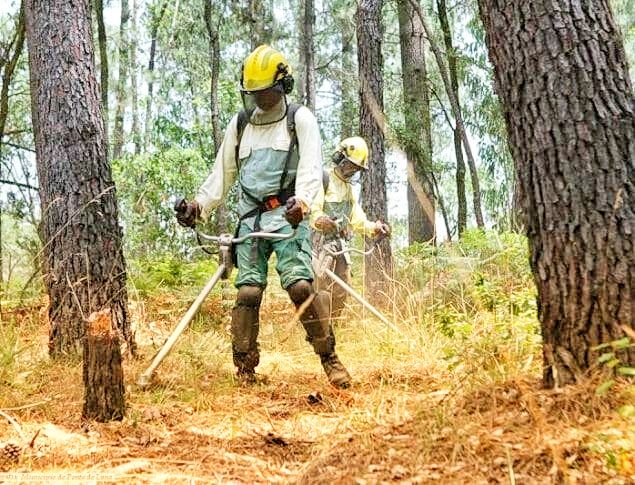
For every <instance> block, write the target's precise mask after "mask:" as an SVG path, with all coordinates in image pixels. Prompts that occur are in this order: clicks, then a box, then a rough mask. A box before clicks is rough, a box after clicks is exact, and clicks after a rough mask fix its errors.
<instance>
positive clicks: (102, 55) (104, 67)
mask: <svg viewBox="0 0 635 485" xmlns="http://www.w3.org/2000/svg"><path fill="white" fill-rule="evenodd" d="M94 2H95V3H94V7H95V17H96V19H97V38H98V41H99V69H100V71H101V73H100V74H101V75H100V78H99V88H100V89H101V105H102V112H103V116H104V129H105V130H106V131H105V133H106V140H108V46H107V43H106V26H105V25H104V3H103V0H94ZM106 148H108V147H106Z"/></svg>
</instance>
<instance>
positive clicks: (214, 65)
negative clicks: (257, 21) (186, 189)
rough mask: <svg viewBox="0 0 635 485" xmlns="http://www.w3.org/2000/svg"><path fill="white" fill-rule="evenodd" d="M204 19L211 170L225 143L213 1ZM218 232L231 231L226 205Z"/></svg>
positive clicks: (209, 0) (206, 1) (220, 212)
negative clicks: (219, 101) (219, 106)
mask: <svg viewBox="0 0 635 485" xmlns="http://www.w3.org/2000/svg"><path fill="white" fill-rule="evenodd" d="M203 1H204V8H203V17H204V20H205V28H206V29H207V35H208V37H209V42H208V50H209V67H210V72H211V76H210V87H209V102H210V113H211V121H212V137H213V139H214V151H213V154H212V155H211V156H210V157H209V162H208V165H209V167H210V168H211V167H212V165H213V163H214V154H216V153H217V152H218V150H219V149H220V145H221V143H222V141H223V133H222V131H221V127H220V116H219V109H218V78H219V76H220V38H219V33H218V32H219V29H220V23H221V22H222V16H221V15H219V16H218V21H217V23H216V25H214V23H213V21H212V0H203ZM216 230H217V232H221V233H223V232H228V230H229V215H228V213H227V208H226V207H225V204H224V203H223V204H221V205H220V206H219V207H218V208H217V209H216Z"/></svg>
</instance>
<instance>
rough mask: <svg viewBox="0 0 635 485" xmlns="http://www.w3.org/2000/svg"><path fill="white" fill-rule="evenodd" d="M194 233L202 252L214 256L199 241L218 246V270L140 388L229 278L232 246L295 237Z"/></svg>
mask: <svg viewBox="0 0 635 485" xmlns="http://www.w3.org/2000/svg"><path fill="white" fill-rule="evenodd" d="M195 232H196V237H197V239H198V241H199V244H200V245H201V247H202V248H203V249H204V250H206V252H207V253H210V254H214V253H213V252H211V251H209V250H207V249H206V248H205V245H204V244H202V241H201V240H204V241H208V242H211V243H214V244H218V254H219V265H218V269H217V270H216V272H215V273H214V275H213V276H212V277H211V278H210V280H209V281H208V282H207V284H206V285H205V287H204V288H203V289H202V290H201V292H200V293H199V295H198V296H197V297H196V299H195V300H194V303H192V305H191V306H190V308H189V309H188V310H187V312H186V313H185V315H183V317H182V318H181V320H180V321H179V323H178V324H177V326H176V327H175V328H174V330H173V331H172V333H171V334H170V336H169V337H168V339H167V340H166V341H165V343H164V344H163V346H162V347H161V348H160V349H159V351H158V352H157V354H156V355H155V356H154V358H153V359H152V363H151V364H150V366H149V367H148V368H147V369H146V370H145V372H144V373H143V374H141V375H140V376H139V378H138V379H137V384H138V385H139V386H140V387H147V386H148V385H150V382H151V381H152V376H153V374H154V371H155V370H156V369H157V367H158V366H159V364H161V362H162V361H163V359H165V357H167V355H168V354H169V353H170V351H171V350H172V347H174V344H175V343H176V341H177V339H178V338H179V336H180V335H181V334H182V333H183V331H184V330H185V328H186V327H187V326H188V325H189V323H190V322H191V321H192V319H193V318H194V315H196V312H197V311H198V309H199V308H200V307H201V304H202V303H203V300H205V298H206V297H207V295H209V293H210V291H212V288H214V286H215V285H216V283H218V281H219V280H221V279H228V278H229V276H230V274H231V271H232V269H233V267H234V265H233V262H232V247H233V246H234V245H236V244H240V243H242V242H244V241H246V240H248V239H276V240H282V239H290V238H292V237H293V236H295V231H293V232H291V233H289V234H279V233H276V232H251V233H249V234H245V235H244V236H241V237H234V236H233V235H232V234H221V235H220V236H211V235H209V234H204V233H202V232H200V231H197V230H196V229H195Z"/></svg>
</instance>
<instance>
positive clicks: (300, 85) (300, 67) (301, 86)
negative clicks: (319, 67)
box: [294, 0, 306, 104]
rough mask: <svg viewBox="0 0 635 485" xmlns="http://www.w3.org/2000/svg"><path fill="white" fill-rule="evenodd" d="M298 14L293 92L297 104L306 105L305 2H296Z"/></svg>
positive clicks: (302, 0) (304, 0) (299, 0)
mask: <svg viewBox="0 0 635 485" xmlns="http://www.w3.org/2000/svg"><path fill="white" fill-rule="evenodd" d="M297 5H298V12H297V15H296V22H295V24H296V29H297V32H298V45H299V46H300V48H299V49H298V64H297V66H296V67H295V68H294V78H295V90H296V93H297V97H298V102H299V103H302V104H305V103H306V49H305V48H304V42H305V35H304V31H303V30H304V20H305V19H304V12H305V9H306V7H305V5H306V0H298V3H297Z"/></svg>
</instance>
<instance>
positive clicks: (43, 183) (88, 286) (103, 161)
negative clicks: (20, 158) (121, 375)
mask: <svg viewBox="0 0 635 485" xmlns="http://www.w3.org/2000/svg"><path fill="white" fill-rule="evenodd" d="M26 20H27V41H28V45H29V49H28V51H29V68H30V76H31V105H32V109H31V111H32V117H33V131H34V135H35V148H36V162H37V171H38V178H39V193H40V201H41V205H42V211H41V213H42V223H41V225H40V230H41V239H42V241H44V242H45V245H44V249H43V254H44V271H43V273H44V274H45V275H46V277H45V285H46V289H47V292H48V295H49V300H50V309H49V320H50V325H51V329H50V340H49V344H50V349H49V350H50V353H51V355H52V356H59V355H62V354H76V353H79V352H81V349H82V339H83V338H84V336H85V325H84V320H85V318H86V317H87V316H88V315H89V314H90V313H91V312H93V311H99V310H101V309H103V308H109V309H110V310H111V312H112V318H113V321H114V323H115V325H116V326H117V328H118V330H119V331H120V333H121V335H122V336H123V339H124V341H125V342H126V343H127V344H128V345H129V347H130V350H131V352H134V339H133V335H132V332H131V330H130V326H129V322H128V318H127V299H128V298H127V292H126V268H125V263H124V259H123V253H122V247H121V246H122V240H121V239H122V237H121V228H120V227H119V224H118V219H117V218H118V214H117V203H116V199H115V186H114V183H113V181H112V176H111V172H110V166H109V164H108V160H107V157H106V137H105V132H104V120H103V118H102V114H101V107H100V102H99V97H98V92H99V87H98V84H97V80H96V77H95V65H94V61H93V59H94V58H93V42H92V33H91V24H90V11H89V5H88V0H82V1H77V0H54V1H53V0H52V1H50V2H38V1H36V0H27V2H26Z"/></svg>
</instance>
